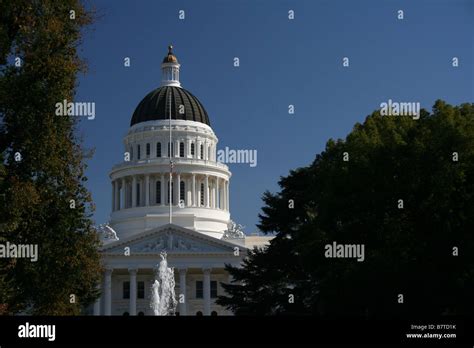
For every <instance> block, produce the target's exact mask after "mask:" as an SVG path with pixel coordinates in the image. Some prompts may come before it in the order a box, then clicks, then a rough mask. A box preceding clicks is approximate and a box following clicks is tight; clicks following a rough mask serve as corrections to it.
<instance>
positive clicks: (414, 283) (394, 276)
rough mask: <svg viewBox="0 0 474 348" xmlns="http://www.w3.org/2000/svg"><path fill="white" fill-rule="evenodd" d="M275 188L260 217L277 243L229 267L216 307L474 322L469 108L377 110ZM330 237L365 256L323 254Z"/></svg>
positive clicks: (473, 149) (473, 141) (473, 148)
mask: <svg viewBox="0 0 474 348" xmlns="http://www.w3.org/2000/svg"><path fill="white" fill-rule="evenodd" d="M345 153H346V155H348V156H349V160H348V161H344V155H345ZM455 153H457V155H458V160H457V161H456V154H455ZM279 185H280V187H281V191H280V192H278V193H275V194H272V193H270V192H265V194H264V195H263V201H264V203H265V206H264V207H263V208H262V213H261V214H260V215H259V218H260V224H259V228H260V229H261V230H262V231H264V232H266V233H276V235H275V238H274V239H273V240H272V241H271V244H270V246H269V247H268V248H266V249H265V250H253V251H251V252H250V253H249V256H248V258H247V260H246V261H245V262H244V264H243V267H242V268H234V267H230V266H228V267H227V269H228V271H229V272H230V273H231V275H232V276H233V278H234V282H233V283H232V284H230V285H224V288H225V289H226V290H227V292H228V296H222V297H220V298H219V303H221V304H222V305H224V306H226V307H228V308H229V309H232V310H233V311H234V312H235V313H237V314H259V315H266V314H290V313H298V314H311V315H317V316H319V317H322V318H334V317H366V318H403V317H409V316H423V315H449V314H456V315H470V316H472V315H473V313H474V299H473V296H472V294H473V293H474V258H473V257H472V255H474V238H473V234H472V233H473V231H474V104H463V105H461V106H458V107H455V106H451V105H448V104H446V103H445V102H443V101H440V100H438V101H437V102H436V103H435V105H434V107H433V110H432V113H428V112H427V111H425V110H422V114H421V117H420V119H419V120H414V119H412V118H408V117H382V116H380V114H379V112H374V113H373V114H372V115H370V116H368V117H367V118H366V120H365V122H364V123H363V124H356V125H355V126H354V129H353V130H352V132H351V133H350V134H349V135H348V136H347V137H346V139H344V140H337V141H334V140H332V139H331V140H329V141H328V142H327V144H326V148H325V150H324V151H323V152H322V153H321V154H318V155H317V156H316V158H315V160H314V162H313V163H312V164H311V165H310V166H308V167H305V168H299V169H297V170H293V171H291V172H290V174H289V175H288V176H287V177H284V178H281V180H280V181H279ZM290 199H292V200H294V202H295V208H294V209H290V208H289V204H288V202H289V200H290ZM400 199H401V200H403V209H400V208H399V204H398V203H399V200H400ZM334 241H336V242H337V243H338V244H342V243H346V244H363V245H364V246H365V260H364V261H363V262H357V261H356V259H348V258H327V257H325V246H326V245H327V244H332V243H333V242H334ZM455 248H458V253H459V254H458V256H455V254H456V251H455V250H456V249H455ZM289 294H294V298H295V303H294V304H291V303H289V301H288V296H289ZM400 294H402V295H403V304H401V303H399V302H398V300H399V297H398V296H399V295H400Z"/></svg>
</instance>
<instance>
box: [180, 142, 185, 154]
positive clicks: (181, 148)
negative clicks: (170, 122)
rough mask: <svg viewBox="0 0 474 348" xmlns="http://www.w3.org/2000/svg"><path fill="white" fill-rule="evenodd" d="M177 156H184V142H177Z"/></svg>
mask: <svg viewBox="0 0 474 348" xmlns="http://www.w3.org/2000/svg"><path fill="white" fill-rule="evenodd" d="M179 157H184V143H183V142H180V143H179Z"/></svg>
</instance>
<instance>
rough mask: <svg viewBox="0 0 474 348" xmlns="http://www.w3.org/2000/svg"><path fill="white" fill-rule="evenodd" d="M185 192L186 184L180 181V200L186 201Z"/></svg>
mask: <svg viewBox="0 0 474 348" xmlns="http://www.w3.org/2000/svg"><path fill="white" fill-rule="evenodd" d="M185 193H186V185H185V183H184V181H181V182H180V183H179V200H180V201H184V196H185Z"/></svg>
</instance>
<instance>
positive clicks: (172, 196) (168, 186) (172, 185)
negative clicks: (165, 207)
mask: <svg viewBox="0 0 474 348" xmlns="http://www.w3.org/2000/svg"><path fill="white" fill-rule="evenodd" d="M166 186H167V189H168V199H167V200H166V202H167V203H168V204H170V183H169V181H168V185H166ZM173 190H174V183H173V182H171V192H173ZM171 204H174V195H173V194H172V195H171Z"/></svg>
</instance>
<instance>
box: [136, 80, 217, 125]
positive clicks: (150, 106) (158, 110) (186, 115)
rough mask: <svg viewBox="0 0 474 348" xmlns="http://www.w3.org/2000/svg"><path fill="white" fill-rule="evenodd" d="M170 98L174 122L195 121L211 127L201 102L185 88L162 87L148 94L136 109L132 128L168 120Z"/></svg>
mask: <svg viewBox="0 0 474 348" xmlns="http://www.w3.org/2000/svg"><path fill="white" fill-rule="evenodd" d="M170 98H171V119H172V120H185V121H195V122H201V123H204V124H206V125H208V126H210V123H209V117H208V115H207V112H206V110H205V109H204V107H203V106H202V104H201V102H200V101H199V100H198V99H197V98H196V97H195V96H194V95H192V94H191V93H190V92H188V91H187V90H185V89H184V88H181V87H174V86H162V87H159V88H157V89H155V90H154V91H152V92H150V93H148V94H147V95H146V96H145V98H143V100H142V101H141V102H140V103H139V104H138V106H137V108H136V109H135V112H134V113H133V116H132V120H131V122H130V126H133V125H134V124H136V123H140V122H146V121H152V120H168V119H169V118H170V116H169V114H170ZM181 105H182V106H181Z"/></svg>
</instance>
